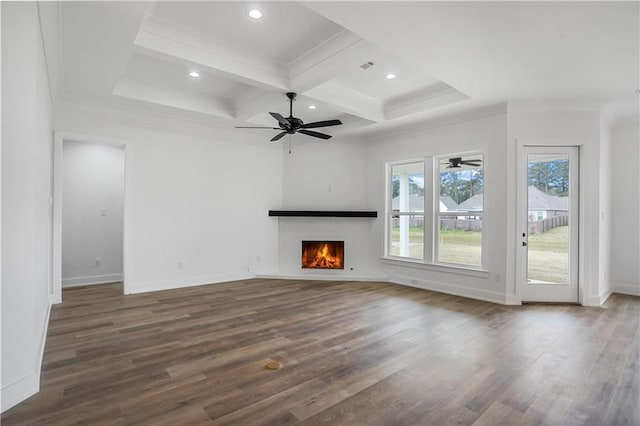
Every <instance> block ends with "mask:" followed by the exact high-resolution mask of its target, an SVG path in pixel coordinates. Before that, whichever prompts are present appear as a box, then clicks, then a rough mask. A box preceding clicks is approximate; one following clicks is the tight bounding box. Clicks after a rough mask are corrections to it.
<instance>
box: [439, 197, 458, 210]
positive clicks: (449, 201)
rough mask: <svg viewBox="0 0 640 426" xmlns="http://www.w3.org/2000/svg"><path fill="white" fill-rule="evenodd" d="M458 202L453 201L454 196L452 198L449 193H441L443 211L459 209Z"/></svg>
mask: <svg viewBox="0 0 640 426" xmlns="http://www.w3.org/2000/svg"><path fill="white" fill-rule="evenodd" d="M458 208H459V207H458V203H456V202H455V201H453V198H451V197H450V196H448V195H441V196H440V211H441V212H450V211H453V210H458Z"/></svg>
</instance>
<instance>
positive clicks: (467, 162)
mask: <svg viewBox="0 0 640 426" xmlns="http://www.w3.org/2000/svg"><path fill="white" fill-rule="evenodd" d="M460 164H465V165H467V166H473V167H480V166H481V165H482V163H481V162H480V163H478V160H469V161H461V162H460Z"/></svg>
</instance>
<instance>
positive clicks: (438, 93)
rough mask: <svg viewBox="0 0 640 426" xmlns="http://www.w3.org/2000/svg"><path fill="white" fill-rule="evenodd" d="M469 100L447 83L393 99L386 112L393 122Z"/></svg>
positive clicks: (386, 107) (386, 106) (388, 103)
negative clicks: (400, 118)
mask: <svg viewBox="0 0 640 426" xmlns="http://www.w3.org/2000/svg"><path fill="white" fill-rule="evenodd" d="M467 99H469V97H468V96H466V95H465V94H464V93H461V92H459V91H457V90H456V89H454V88H453V87H451V86H449V85H447V84H445V83H440V84H436V85H435V86H431V87H427V88H424V89H422V90H417V91H415V92H411V93H409V94H408V95H405V96H400V97H398V98H395V99H391V100H390V101H388V102H387V103H386V104H385V109H384V112H385V116H386V117H387V120H393V119H396V118H399V117H404V116H407V115H410V114H416V113H421V112H424V111H426V110H429V109H432V108H437V107H440V106H444V105H448V104H451V103H454V102H459V101H464V100H467Z"/></svg>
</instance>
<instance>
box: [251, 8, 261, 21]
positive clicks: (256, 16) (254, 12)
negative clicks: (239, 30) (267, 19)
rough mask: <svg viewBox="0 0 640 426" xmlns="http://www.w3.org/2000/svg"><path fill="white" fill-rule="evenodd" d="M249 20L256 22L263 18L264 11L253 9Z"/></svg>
mask: <svg viewBox="0 0 640 426" xmlns="http://www.w3.org/2000/svg"><path fill="white" fill-rule="evenodd" d="M249 18H251V19H256V20H257V19H260V18H262V11H261V10H260V9H251V10H250V11H249Z"/></svg>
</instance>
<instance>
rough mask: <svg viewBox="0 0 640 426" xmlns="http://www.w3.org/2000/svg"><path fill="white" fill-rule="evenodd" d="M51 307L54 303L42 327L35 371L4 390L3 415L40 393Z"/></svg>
mask: <svg viewBox="0 0 640 426" xmlns="http://www.w3.org/2000/svg"><path fill="white" fill-rule="evenodd" d="M51 306H52V303H51V302H50V303H49V307H48V309H47V312H46V314H45V316H44V322H43V324H42V326H41V333H40V342H39V352H38V356H37V357H36V359H35V363H34V366H33V371H32V372H30V373H29V374H27V375H26V376H24V377H23V378H21V379H19V380H17V381H15V382H13V383H11V384H9V385H7V386H5V387H3V388H2V401H1V403H0V404H1V405H2V412H3V413H4V412H5V411H7V410H8V409H10V408H11V407H13V406H15V405H17V404H19V403H20V402H22V401H24V400H25V399H27V398H29V397H30V396H32V395H35V394H36V393H38V392H39V391H40V374H41V372H42V359H43V357H44V348H45V345H46V342H47V334H48V331H49V317H50V316H51Z"/></svg>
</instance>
